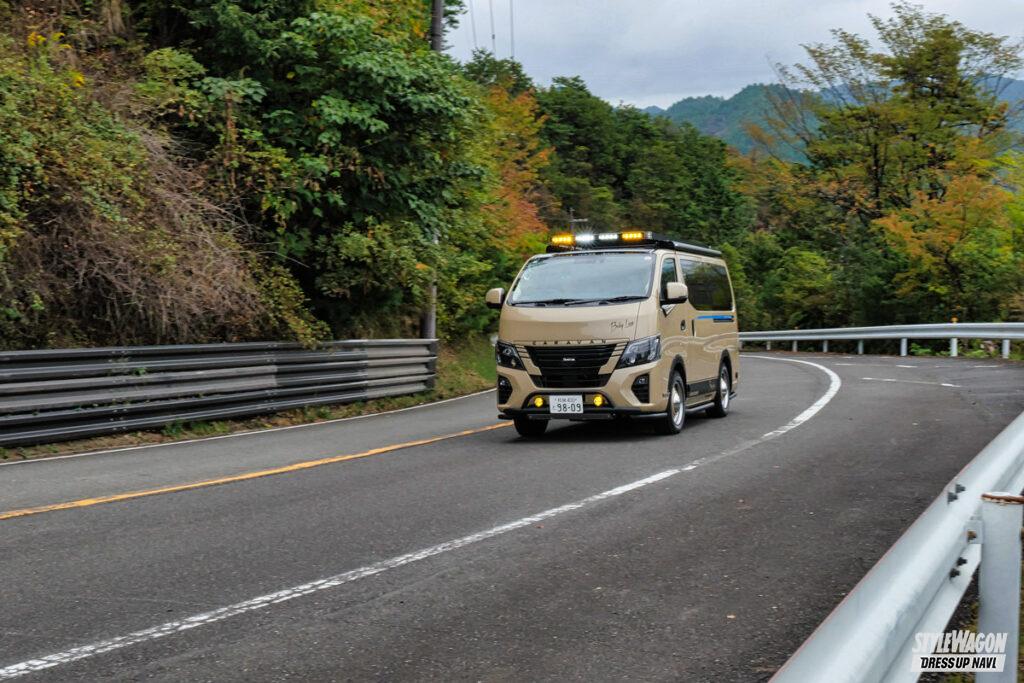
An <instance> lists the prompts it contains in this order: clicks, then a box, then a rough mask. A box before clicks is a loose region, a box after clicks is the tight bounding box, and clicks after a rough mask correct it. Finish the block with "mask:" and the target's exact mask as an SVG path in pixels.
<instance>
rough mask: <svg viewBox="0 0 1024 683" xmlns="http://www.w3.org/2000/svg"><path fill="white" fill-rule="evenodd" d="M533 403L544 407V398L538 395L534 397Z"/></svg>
mask: <svg viewBox="0 0 1024 683" xmlns="http://www.w3.org/2000/svg"><path fill="white" fill-rule="evenodd" d="M533 405H535V406H537V407H538V408H543V407H544V399H543V398H541V397H540V396H536V397H534V399H533Z"/></svg>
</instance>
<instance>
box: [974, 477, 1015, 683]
mask: <svg viewBox="0 0 1024 683" xmlns="http://www.w3.org/2000/svg"><path fill="white" fill-rule="evenodd" d="M981 500H982V503H981V522H982V539H981V565H980V566H979V567H978V633H986V634H988V633H995V634H997V635H998V634H1001V633H1005V634H1007V637H1006V659H1005V662H1004V664H1003V671H1002V673H994V672H992V673H983V672H978V673H977V674H975V680H976V681H977V682H978V683H1012V682H1013V681H1016V680H1017V645H1018V642H1019V638H1020V636H1019V633H1020V552H1021V542H1020V530H1021V525H1022V523H1024V498H1022V497H1021V496H1017V495H1013V494H1010V493H984V494H982V496H981Z"/></svg>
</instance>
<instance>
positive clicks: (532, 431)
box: [512, 417, 548, 439]
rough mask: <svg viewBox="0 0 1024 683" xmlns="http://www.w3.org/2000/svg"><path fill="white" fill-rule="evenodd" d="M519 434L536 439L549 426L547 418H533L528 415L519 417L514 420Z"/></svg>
mask: <svg viewBox="0 0 1024 683" xmlns="http://www.w3.org/2000/svg"><path fill="white" fill-rule="evenodd" d="M512 422H513V424H515V426H516V431H517V432H519V436H521V437H523V438H525V439H536V438H538V437H541V436H543V435H544V432H545V430H547V428H548V421H547V420H531V419H530V418H528V417H517V418H515V419H514V420H513V421H512Z"/></svg>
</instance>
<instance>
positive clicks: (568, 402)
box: [548, 395, 583, 415]
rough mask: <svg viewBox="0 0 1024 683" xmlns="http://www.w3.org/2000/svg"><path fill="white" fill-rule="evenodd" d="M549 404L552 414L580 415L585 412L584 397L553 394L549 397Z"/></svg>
mask: <svg viewBox="0 0 1024 683" xmlns="http://www.w3.org/2000/svg"><path fill="white" fill-rule="evenodd" d="M548 406H549V407H550V409H551V414H552V415H580V414H582V413H583V397H582V396H579V395H576V396H551V397H549V398H548Z"/></svg>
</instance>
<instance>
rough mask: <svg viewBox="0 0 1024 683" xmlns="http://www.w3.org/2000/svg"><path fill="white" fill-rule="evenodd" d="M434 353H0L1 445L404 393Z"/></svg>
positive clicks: (362, 344)
mask: <svg viewBox="0 0 1024 683" xmlns="http://www.w3.org/2000/svg"><path fill="white" fill-rule="evenodd" d="M436 354H437V341H436V340H405V339H380V340H366V339H355V340H345V341H334V342H328V343H326V344H324V345H322V346H320V347H318V348H315V349H308V348H305V347H302V346H300V345H298V344H293V343H285V342H265V343H264V342H252V343H239V344H196V345H175V346H128V347H108V348H92V349H48V350H41V351H10V352H0V446H17V445H26V444H36V443H47V442H53V441H61V440H67V439H76V438H81V437H85V436H95V435H99V434H110V433H114V432H124V431H132V430H138V429H151V428H154V427H162V426H165V425H168V424H173V423H178V422H192V421H196V420H218V419H225V418H236V417H246V416H252V415H259V414H265V413H273V412H277V411H281V410H289V409H292V408H301V407H306V406H318V405H327V404H338V403H350V402H352V401H362V400H366V399H372V398H381V397H384V396H398V395H402V394H412V393H416V392H419V391H424V390H426V389H429V388H431V387H433V385H434V378H435V364H436V360H437V355H436Z"/></svg>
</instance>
